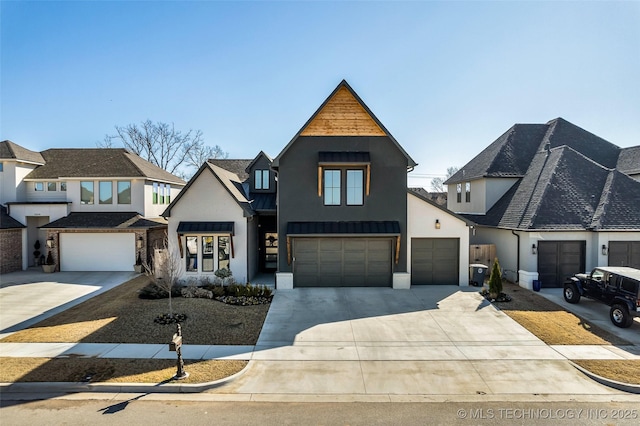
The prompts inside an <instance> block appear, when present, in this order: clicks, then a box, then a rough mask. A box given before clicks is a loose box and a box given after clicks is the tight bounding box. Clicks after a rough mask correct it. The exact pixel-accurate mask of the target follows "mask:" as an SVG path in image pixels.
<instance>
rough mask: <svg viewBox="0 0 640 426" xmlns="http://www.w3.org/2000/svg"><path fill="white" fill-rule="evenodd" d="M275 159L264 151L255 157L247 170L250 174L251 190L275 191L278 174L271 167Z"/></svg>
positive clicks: (258, 191) (257, 191)
mask: <svg viewBox="0 0 640 426" xmlns="http://www.w3.org/2000/svg"><path fill="white" fill-rule="evenodd" d="M272 162H273V160H272V159H271V157H269V156H268V155H267V154H265V153H264V151H260V153H259V154H258V155H257V156H256V158H254V159H253V161H252V162H251V163H249V165H248V166H247V168H246V169H245V171H246V172H247V174H248V175H249V191H250V192H254V193H275V192H276V176H275V173H274V171H273V170H272V169H271V163H272Z"/></svg>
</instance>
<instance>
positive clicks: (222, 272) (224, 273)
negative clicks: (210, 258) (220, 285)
mask: <svg viewBox="0 0 640 426" xmlns="http://www.w3.org/2000/svg"><path fill="white" fill-rule="evenodd" d="M213 274H214V275H215V276H216V277H218V278H220V279H223V280H224V279H225V278H229V277H230V276H232V275H233V273H232V272H231V269H229V268H221V269H218V270H217V271H215V272H214V273H213Z"/></svg>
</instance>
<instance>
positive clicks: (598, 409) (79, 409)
mask: <svg viewBox="0 0 640 426" xmlns="http://www.w3.org/2000/svg"><path fill="white" fill-rule="evenodd" d="M1 405H2V408H0V419H2V424H5V425H30V426H37V425H60V424H65V425H86V424H91V425H124V424H136V425H158V424H179V425H203V424H216V425H251V424H260V425H264V426H268V425H374V424H384V425H391V424H393V425H427V424H429V425H433V424H447V425H477V424H492V425H512V424H527V425H550V424H553V425H558V424H560V425H561V424H567V425H573V424H581V425H604V424H616V425H626V424H629V425H631V424H634V425H635V424H638V421H639V419H640V404H639V403H638V402H637V401H635V402H570V401H563V402H422V403H403V402H401V403H393V402H383V403H370V402H366V403H362V402H338V403H322V402H318V403H288V402H211V401H208V402H193V401H157V400H155V401H154V400H152V401H146V400H125V401H114V400H56V399H51V400H44V401H15V402H14V401H3V402H2V404H1Z"/></svg>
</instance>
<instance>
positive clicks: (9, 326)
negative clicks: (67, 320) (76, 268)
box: [0, 268, 137, 339]
mask: <svg viewBox="0 0 640 426" xmlns="http://www.w3.org/2000/svg"><path fill="white" fill-rule="evenodd" d="M136 275H137V274H136V273H135V272H56V273H53V274H45V273H43V272H42V271H41V270H40V269H39V268H31V269H29V270H27V271H20V272H12V273H10V274H4V275H2V276H0V339H1V338H4V337H6V336H7V335H9V334H11V333H15V332H16V331H18V330H22V329H24V328H27V327H29V326H31V325H33V324H35V323H37V322H39V321H42V320H43V319H45V318H48V317H50V316H53V315H55V314H57V313H58V312H61V311H64V310H65V309H69V308H70V307H72V306H75V305H77V304H79V303H81V302H83V301H85V300H87V299H89V298H91V297H94V296H97V295H98V294H101V293H104V292H105V291H107V290H110V289H112V288H114V287H116V286H118V285H120V284H122V283H124V282H127V281H129V280H130V279H131V278H133V277H135V276H136Z"/></svg>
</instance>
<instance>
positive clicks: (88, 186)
mask: <svg viewBox="0 0 640 426" xmlns="http://www.w3.org/2000/svg"><path fill="white" fill-rule="evenodd" d="M80 204H93V182H91V181H87V182H80Z"/></svg>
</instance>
